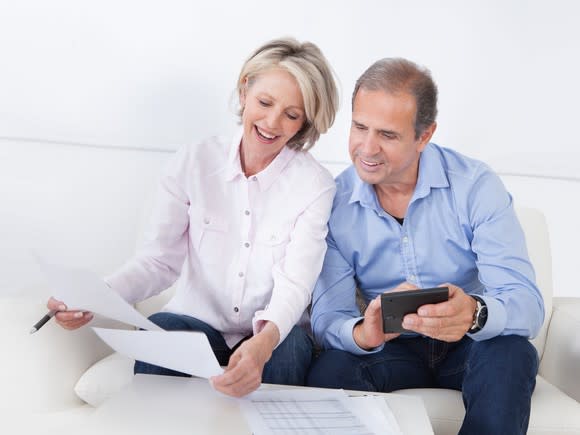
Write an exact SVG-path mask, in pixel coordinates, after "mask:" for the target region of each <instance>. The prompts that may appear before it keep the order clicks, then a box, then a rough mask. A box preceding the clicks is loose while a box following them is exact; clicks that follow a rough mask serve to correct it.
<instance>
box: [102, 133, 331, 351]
mask: <svg viewBox="0 0 580 435" xmlns="http://www.w3.org/2000/svg"><path fill="white" fill-rule="evenodd" d="M240 141H241V131H240V132H239V133H238V134H237V135H236V136H235V137H234V139H233V141H231V142H230V141H227V140H223V139H220V138H212V139H209V140H207V141H205V142H203V143H201V144H199V145H196V146H186V147H184V148H182V149H180V150H179V151H178V152H177V153H176V154H175V156H174V157H173V158H172V160H171V162H170V164H169V165H168V167H167V169H166V171H165V175H164V176H163V177H162V180H161V183H160V188H159V192H158V195H157V201H156V207H155V209H154V212H153V216H152V218H151V221H150V224H149V226H148V230H147V232H146V234H145V242H144V244H143V247H142V249H140V251H139V252H138V255H137V256H136V257H135V258H134V259H132V260H131V261H129V262H128V263H127V264H125V265H124V266H123V267H122V268H121V269H120V270H119V271H118V272H116V273H115V274H113V275H111V276H109V277H108V278H106V281H107V282H108V284H109V285H110V286H111V287H112V288H113V289H115V290H116V291H118V292H119V293H120V294H121V295H122V296H123V297H124V298H125V299H126V300H127V301H129V302H131V303H134V302H137V301H140V300H143V299H146V298H147V297H150V296H152V295H155V294H157V293H159V292H160V291H162V290H164V289H165V288H167V287H169V286H170V285H171V284H173V282H174V281H175V280H176V279H177V278H178V277H180V279H179V281H178V283H177V287H176V292H175V296H174V297H173V298H172V299H171V300H170V302H169V303H168V304H167V306H166V307H165V308H164V311H170V312H174V313H178V314H186V315H189V316H193V317H195V318H197V319H199V320H202V321H204V322H206V323H208V324H209V325H210V326H212V327H213V328H215V329H216V330H218V331H220V332H221V333H222V334H223V335H224V338H225V340H226V342H227V343H228V345H229V346H233V345H234V344H235V343H236V342H238V341H239V340H241V339H242V338H244V337H246V336H248V335H251V334H252V332H253V333H257V332H258V331H259V330H260V329H261V327H262V326H263V324H264V323H265V321H268V320H269V321H272V322H274V323H275V324H276V326H277V327H278V328H279V331H280V342H281V341H282V340H283V339H284V338H285V337H286V336H287V334H288V333H289V332H290V330H291V328H292V327H293V326H294V325H295V324H296V323H298V321H299V320H300V319H301V317H303V314H304V312H305V309H306V307H307V306H308V304H309V302H310V297H311V293H312V289H313V287H314V284H315V282H316V278H317V277H318V274H319V272H320V269H321V267H322V260H323V258H324V253H325V251H326V243H325V237H326V234H327V225H326V224H327V221H328V217H329V215H330V209H331V206H332V199H333V197H334V192H335V190H336V188H335V183H334V180H333V179H332V176H331V175H330V173H329V172H328V171H327V170H326V169H324V168H323V167H322V166H321V165H320V164H319V163H317V162H316V160H315V159H314V158H313V157H312V156H311V155H310V154H309V153H308V152H305V151H295V150H291V149H289V148H287V147H284V148H283V149H282V151H281V152H280V153H279V154H278V155H277V156H276V158H275V159H274V160H273V161H272V162H271V163H270V164H269V165H268V166H267V167H266V168H265V169H264V170H262V171H261V172H260V173H258V174H256V175H255V176H252V177H249V178H247V177H246V176H245V175H244V173H243V171H242V168H241V164H240V156H239V146H240ZM306 319H307V317H306ZM302 320H304V318H303V319H302Z"/></svg>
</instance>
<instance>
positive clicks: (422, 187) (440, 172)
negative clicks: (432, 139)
mask: <svg viewBox="0 0 580 435" xmlns="http://www.w3.org/2000/svg"><path fill="white" fill-rule="evenodd" d="M442 187H449V180H448V178H447V174H446V173H445V168H444V167H443V162H442V160H441V154H440V152H439V150H438V149H437V145H435V144H433V143H428V144H427V146H426V147H425V149H424V150H423V152H422V153H421V157H420V159H419V177H418V179H417V186H415V193H414V194H413V198H411V201H413V200H415V199H419V198H424V197H426V196H427V195H429V193H430V192H431V188H442Z"/></svg>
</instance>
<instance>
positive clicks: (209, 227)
mask: <svg viewBox="0 0 580 435" xmlns="http://www.w3.org/2000/svg"><path fill="white" fill-rule="evenodd" d="M193 220H194V222H195V223H194V225H196V226H197V228H198V229H199V233H198V236H197V237H196V238H197V240H193V243H194V246H195V248H196V251H197V254H198V256H199V260H200V262H201V264H208V265H209V264H214V265H217V264H222V265H223V263H224V261H226V260H227V257H226V255H225V253H226V252H227V251H228V227H229V225H228V222H227V220H226V219H224V218H223V217H221V216H219V215H215V214H211V213H207V212H206V213H204V212H202V213H201V214H200V215H198V216H197V217H196V218H195V219H193ZM196 242H197V243H196Z"/></svg>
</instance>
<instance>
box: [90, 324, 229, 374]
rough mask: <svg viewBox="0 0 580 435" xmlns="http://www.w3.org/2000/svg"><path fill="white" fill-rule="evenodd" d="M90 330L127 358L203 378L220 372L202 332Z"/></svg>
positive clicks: (220, 369) (221, 370)
mask: <svg viewBox="0 0 580 435" xmlns="http://www.w3.org/2000/svg"><path fill="white" fill-rule="evenodd" d="M93 330H94V331H95V332H96V333H97V335H98V336H99V337H100V338H101V339H102V340H103V341H104V342H105V343H107V344H108V345H109V346H111V347H112V348H113V349H115V350H116V351H117V352H119V353H122V354H123V355H127V356H128V357H129V358H133V359H136V360H139V361H144V362H147V363H150V364H154V365H157V366H161V367H166V368H168V369H172V370H177V371H178V372H181V373H187V374H190V375H193V376H199V377H203V378H209V377H211V376H217V375H220V374H222V373H223V372H224V371H223V369H222V368H221V367H220V365H219V363H218V360H217V358H216V357H215V354H214V353H213V351H212V349H211V346H210V344H209V341H208V339H207V336H206V335H205V334H204V333H202V332H196V331H127V330H120V329H104V328H93Z"/></svg>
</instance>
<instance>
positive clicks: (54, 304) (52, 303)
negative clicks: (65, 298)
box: [46, 297, 66, 311]
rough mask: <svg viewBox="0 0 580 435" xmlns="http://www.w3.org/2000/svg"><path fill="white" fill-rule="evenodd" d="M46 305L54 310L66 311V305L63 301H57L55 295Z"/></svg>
mask: <svg viewBox="0 0 580 435" xmlns="http://www.w3.org/2000/svg"><path fill="white" fill-rule="evenodd" d="M46 307H47V308H48V309H49V310H52V311H65V310H66V305H65V304H63V303H62V302H61V301H57V300H56V299H54V298H53V297H51V298H50V299H49V300H48V302H47V303H46Z"/></svg>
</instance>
